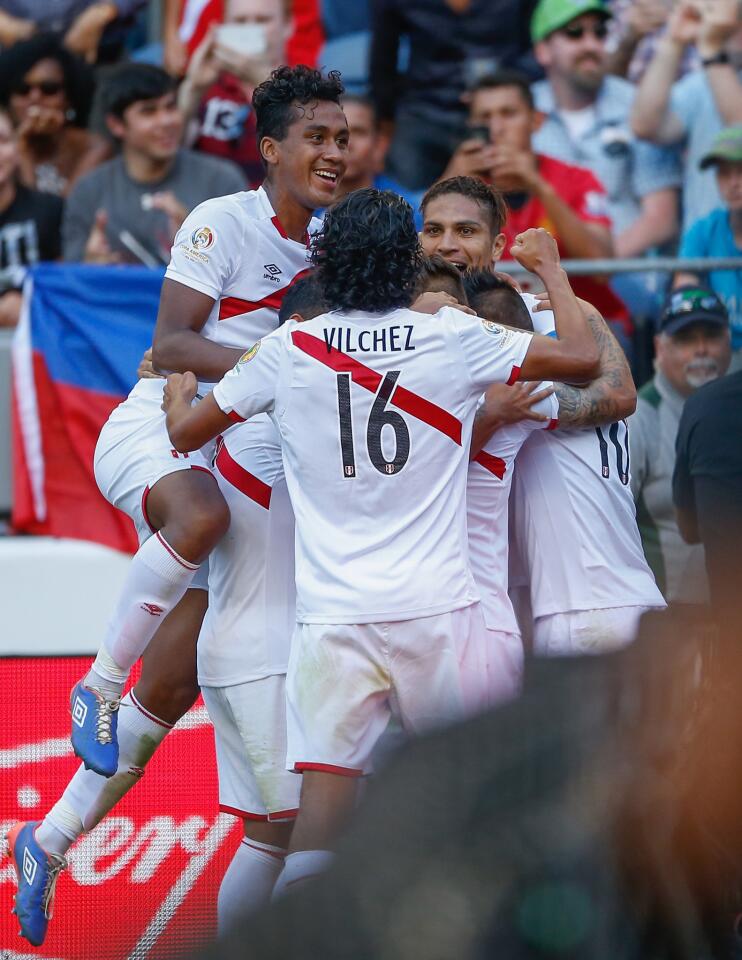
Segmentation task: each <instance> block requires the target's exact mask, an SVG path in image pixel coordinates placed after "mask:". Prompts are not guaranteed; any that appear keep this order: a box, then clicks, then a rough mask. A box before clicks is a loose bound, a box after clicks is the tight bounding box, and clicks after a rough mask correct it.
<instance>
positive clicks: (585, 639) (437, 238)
mask: <svg viewBox="0 0 742 960" xmlns="http://www.w3.org/2000/svg"><path fill="white" fill-rule="evenodd" d="M421 206H422V210H423V231H422V234H421V241H422V246H423V249H424V250H425V252H426V253H427V254H428V255H433V254H436V253H437V254H440V255H441V256H443V257H445V259H447V260H450V261H451V262H453V263H454V264H455V265H456V266H457V267H459V269H461V270H468V269H471V268H477V267H479V268H485V269H492V267H493V266H494V265H495V264H496V263H497V260H498V258H499V256H500V253H501V251H502V247H503V243H504V235H503V234H502V232H501V230H502V225H503V223H504V217H505V208H504V205H503V203H502V199H501V198H500V197H499V195H498V194H496V193H495V192H494V191H493V190H492V188H490V187H488V186H487V185H485V184H483V183H482V182H481V181H477V180H474V179H473V178H471V177H454V178H451V179H449V180H443V181H440V182H439V183H437V184H435V185H434V186H433V187H431V189H430V190H429V191H428V192H427V193H426V195H425V196H424V197H423V200H422V204H421ZM522 297H523V299H524V301H525V303H526V305H527V306H528V308H529V310H530V312H531V317H532V321H533V325H534V329H535V330H537V331H538V332H541V333H545V334H551V335H553V334H554V323H553V316H552V314H551V313H550V312H549V311H548V310H546V309H545V308H548V306H549V303H548V300H542V302H540V303H539V298H537V297H533V296H531V295H529V294H522ZM580 304H581V308H582V310H583V312H584V314H585V316H586V317H587V318H588V322H589V323H590V326H591V329H592V330H593V335H594V336H595V339H596V343H597V345H598V348H599V351H600V357H601V361H600V366H601V372H600V376H599V377H598V378H597V379H596V380H594V381H593V383H591V384H590V385H589V386H588V387H586V388H584V389H579V388H577V387H574V386H570V385H567V384H564V383H560V384H557V385H556V396H557V398H558V400H559V426H560V429H559V430H557V431H555V432H554V433H549V434H544V433H543V432H537V433H535V434H534V436H533V437H531V438H530V439H529V440H528V442H527V443H526V444H524V446H523V448H522V450H521V451H520V453H519V456H518V461H517V469H516V470H515V480H514V483H513V487H512V496H511V501H512V504H513V514H514V517H515V522H514V523H513V524H512V525H511V536H510V540H511V554H513V553H514V554H515V556H514V558H513V562H512V563H511V567H513V568H514V572H515V576H514V577H511V582H510V590H511V594H512V593H514V592H516V593H517V594H518V595H519V602H518V604H517V606H518V609H519V611H520V610H521V609H522V608H523V606H524V604H523V603H521V602H520V599H521V598H522V597H523V594H524V593H525V594H526V595H527V600H528V602H529V603H530V605H531V606H532V608H533V609H532V616H533V617H534V618H536V620H535V623H534V624H533V625H532V630H533V634H534V635H533V642H534V649H535V651H536V652H537V653H569V652H573V653H578V652H587V651H588V650H593V651H595V650H602V649H611V648H613V647H616V646H620V645H622V644H625V643H627V642H628V641H630V640H631V639H632V638H633V636H634V634H635V631H636V628H637V625H638V620H639V618H640V617H641V614H642V613H643V612H644V610H645V609H647V608H651V607H662V606H664V601H663V600H662V597H661V594H660V592H659V590H658V589H657V586H656V584H655V583H654V579H653V577H652V574H651V571H650V570H649V568H648V566H647V564H646V561H645V559H644V556H643V553H642V551H641V544H640V541H639V535H638V530H637V526H636V516H635V511H634V506H633V504H632V503H631V501H630V490H629V488H628V486H627V484H628V475H629V474H628V470H629V463H628V452H627V449H628V448H627V440H626V434H627V427H626V424H625V422H624V418H625V417H627V416H629V415H630V414H631V413H632V412H633V410H634V408H635V404H636V390H635V388H634V384H633V380H632V378H631V373H630V370H629V367H628V364H627V362H626V358H625V356H624V354H623V351H622V350H621V348H620V346H619V344H618V342H617V341H616V339H615V337H614V336H613V335H612V334H611V332H610V330H609V329H608V327H607V325H606V323H605V321H604V320H603V318H602V317H601V316H600V314H599V313H598V312H597V311H596V310H595V309H594V308H593V307H592V305H591V304H588V303H587V302H586V301H580ZM507 404H508V398H507V396H506V395H505V394H504V392H503V391H502V390H501V389H500V390H499V392H498V388H497V386H494V387H493V388H491V390H490V391H488V403H487V404H486V405H485V407H484V408H482V409H480V413H479V416H478V418H477V422H476V424H475V429H474V438H473V449H474V450H476V449H477V448H478V446H480V445H481V443H482V442H483V441H484V440H485V439H488V438H489V437H490V436H491V434H492V430H493V428H494V427H497V426H499V425H500V424H501V422H502V416H503V410H507ZM566 428H574V429H566ZM496 438H497V434H496V433H495V434H494V437H493V442H494V443H496ZM513 548H515V549H514V550H513ZM553 557H560V558H562V559H561V561H560V563H559V564H557V565H555V564H554V563H552V562H551V560H550V558H553ZM521 626H527V625H525V624H521Z"/></svg>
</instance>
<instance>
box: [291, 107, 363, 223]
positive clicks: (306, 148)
mask: <svg viewBox="0 0 742 960" xmlns="http://www.w3.org/2000/svg"><path fill="white" fill-rule="evenodd" d="M296 110H297V114H298V117H297V119H296V120H295V121H294V123H292V124H291V126H290V127H289V129H288V133H287V134H286V137H285V138H284V139H283V140H281V141H276V149H277V152H278V157H279V164H278V167H277V169H276V175H277V177H279V178H280V180H281V181H282V183H283V184H284V185H285V188H286V190H288V191H289V192H290V193H291V194H293V196H294V198H295V199H296V200H297V201H298V202H299V203H300V204H301V205H302V206H303V207H306V208H307V209H308V210H316V209H317V208H318V207H327V206H329V204H331V203H332V201H333V200H334V199H335V196H336V194H337V189H338V186H339V184H340V181H341V180H342V178H343V174H344V173H345V167H346V164H347V156H348V136H349V134H348V124H347V123H346V120H345V115H344V114H343V111H342V110H341V108H340V106H339V105H338V104H337V103H332V101H328V100H322V101H320V102H318V103H309V104H306V105H304V106H297V107H296Z"/></svg>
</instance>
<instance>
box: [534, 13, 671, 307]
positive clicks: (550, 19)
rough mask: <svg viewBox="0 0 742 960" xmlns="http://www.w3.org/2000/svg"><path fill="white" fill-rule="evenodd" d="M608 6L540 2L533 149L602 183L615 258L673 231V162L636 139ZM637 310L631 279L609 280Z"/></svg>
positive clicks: (638, 291) (638, 292) (630, 90)
mask: <svg viewBox="0 0 742 960" xmlns="http://www.w3.org/2000/svg"><path fill="white" fill-rule="evenodd" d="M609 17H610V12H609V10H608V8H607V7H606V6H605V4H604V3H602V2H601V0H540V2H539V4H538V6H537V7H536V10H535V11H534V14H533V18H532V20H531V36H532V38H533V43H534V51H535V55H536V59H537V60H538V61H539V63H540V64H541V65H542V67H543V68H544V71H545V73H546V79H545V80H541V81H539V82H538V83H536V84H534V87H533V91H534V98H535V101H536V107H537V108H538V109H539V110H540V111H542V113H543V114H544V122H543V123H542V124H541V126H540V128H539V129H538V131H537V132H536V134H535V136H534V141H533V142H534V147H535V148H536V150H537V151H538V152H539V153H545V154H547V155H549V156H553V157H556V158H557V159H558V160H562V161H563V162H565V163H571V164H574V165H575V166H578V167H587V168H588V169H589V170H592V172H593V173H594V174H595V176H596V177H597V178H598V180H599V181H600V182H601V183H602V184H603V186H604V187H605V190H606V193H607V195H608V212H609V214H610V217H611V220H612V222H613V231H614V245H615V251H616V255H617V256H619V257H636V256H641V255H643V254H645V253H646V252H647V251H649V250H651V249H652V248H654V247H657V246H659V245H661V244H664V243H665V242H667V241H669V240H670V239H672V238H673V237H674V236H675V235H676V233H677V223H678V198H677V187H678V185H679V184H680V164H679V161H678V157H677V155H676V153H675V151H673V150H669V149H667V148H661V147H657V146H654V145H653V144H648V143H643V142H642V141H640V140H639V139H638V138H637V137H636V136H635V135H634V134H633V132H632V130H631V127H630V124H629V117H630V114H631V105H632V102H633V99H634V87H633V86H632V84H630V83H629V82H628V81H626V80H624V79H622V78H621V77H615V76H610V75H608V72H607V71H608V51H607V49H606V36H607V29H608V28H607V21H608V19H609ZM614 289H616V290H617V291H618V292H619V294H620V295H621V296H622V298H623V299H624V300H625V301H627V302H628V303H629V305H630V306H634V308H635V309H638V308H640V306H641V303H640V301H641V299H642V293H643V291H642V288H641V287H640V286H638V285H637V283H636V281H626V280H621V281H618V280H617V281H615V282H614Z"/></svg>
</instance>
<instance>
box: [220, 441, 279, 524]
mask: <svg viewBox="0 0 742 960" xmlns="http://www.w3.org/2000/svg"><path fill="white" fill-rule="evenodd" d="M215 463H216V468H217V470H218V471H219V473H221V475H222V476H223V477H224V479H225V480H228V481H229V483H231V484H232V486H233V487H237V489H238V490H239V491H240V492H241V493H244V494H245V496H246V497H249V498H250V499H251V500H254V501H255V503H257V504H259V505H260V506H261V507H265V509H266V510H267V509H268V508H269V507H270V505H271V488H270V487H269V486H268V484H267V483H263V481H262V480H261V479H260V478H259V477H256V476H255V474H254V473H250V471H249V470H245V468H244V467H241V466H240V465H239V463H237V461H236V460H235V459H234V457H233V456H232V455H231V454H230V452H229V450H227V448H226V447H225V446H222V447H221V449H220V450H219V453H217V455H216V462H215Z"/></svg>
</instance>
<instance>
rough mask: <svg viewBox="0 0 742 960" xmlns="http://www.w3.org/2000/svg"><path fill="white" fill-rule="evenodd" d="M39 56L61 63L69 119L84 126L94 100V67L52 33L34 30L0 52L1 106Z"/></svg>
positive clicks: (77, 124) (8, 100) (42, 58)
mask: <svg viewBox="0 0 742 960" xmlns="http://www.w3.org/2000/svg"><path fill="white" fill-rule="evenodd" d="M40 60H56V62H57V63H58V64H59V66H60V67H61V69H62V77H63V83H64V91H65V94H66V95H67V100H68V101H69V104H70V109H71V110H73V111H74V117H72V118H71V119H70V122H71V123H74V124H75V126H78V127H84V126H85V125H86V124H87V122H88V115H89V114H90V107H91V104H92V102H93V91H94V89H95V80H94V76H93V71H92V69H91V68H90V67H89V66H88V64H87V63H85V61H84V60H82V59H81V58H80V57H77V56H75V55H74V54H72V53H70V51H69V50H68V49H67V48H66V47H64V46H62V43H61V41H60V40H59V38H58V37H57V36H56V34H53V33H37V34H36V35H35V36H33V37H31V38H30V39H29V40H21V41H20V42H19V43H14V44H13V46H12V47H8V48H7V50H3V51H2V53H0V103H2V104H3V105H4V106H7V105H8V104H9V103H10V98H11V96H12V95H13V93H15V91H16V89H17V87H18V84H19V83H20V82H21V81H22V80H23V78H24V77H25V76H26V74H27V73H28V71H29V70H31V69H32V68H33V67H35V66H36V64H37V63H38V62H39V61H40Z"/></svg>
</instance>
